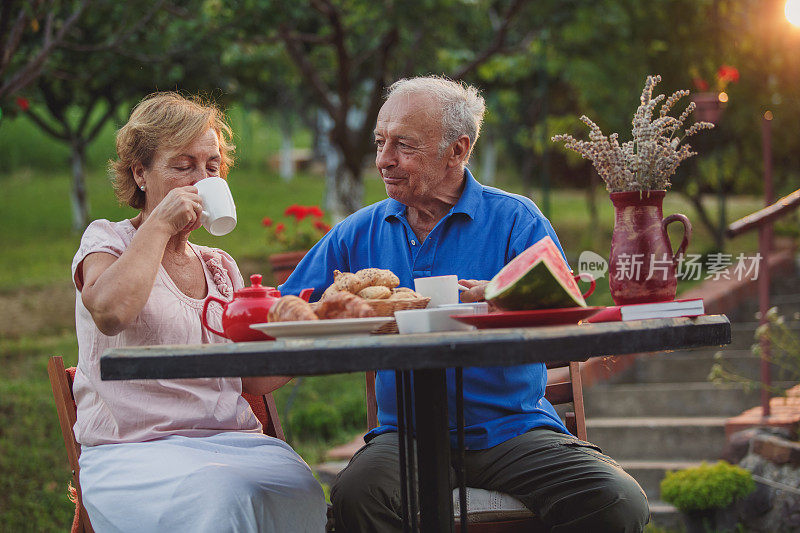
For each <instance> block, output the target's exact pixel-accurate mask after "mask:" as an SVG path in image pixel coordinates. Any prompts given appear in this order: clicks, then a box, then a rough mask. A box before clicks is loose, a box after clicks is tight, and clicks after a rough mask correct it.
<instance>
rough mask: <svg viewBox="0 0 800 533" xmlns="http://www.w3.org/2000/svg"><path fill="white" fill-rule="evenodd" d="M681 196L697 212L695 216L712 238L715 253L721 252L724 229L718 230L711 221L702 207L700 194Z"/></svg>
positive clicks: (684, 194)
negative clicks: (690, 203)
mask: <svg viewBox="0 0 800 533" xmlns="http://www.w3.org/2000/svg"><path fill="white" fill-rule="evenodd" d="M683 196H684V197H686V198H687V199H688V200H689V201H690V202H692V205H693V206H694V209H695V211H697V216H699V217H700V222H702V224H703V225H704V226H705V227H706V229H707V230H708V232H709V233H710V234H711V235H712V236H713V237H714V247H715V249H716V251H720V252H721V251H722V247H723V245H724V243H725V228H724V227H723V228H718V227H717V224H715V223H714V222H713V221H712V220H711V216H710V215H709V214H708V211H706V208H705V206H704V205H703V196H702V195H701V194H687V193H683Z"/></svg>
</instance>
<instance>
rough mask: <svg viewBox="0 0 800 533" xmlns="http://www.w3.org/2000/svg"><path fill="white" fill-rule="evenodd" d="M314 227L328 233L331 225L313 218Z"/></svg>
mask: <svg viewBox="0 0 800 533" xmlns="http://www.w3.org/2000/svg"><path fill="white" fill-rule="evenodd" d="M314 227H315V228H317V229H318V230H320V231H322V232H325V233H328V232H329V231H330V230H331V227H330V226H329V225H327V224H326V223H324V222H323V221H321V220H315V221H314Z"/></svg>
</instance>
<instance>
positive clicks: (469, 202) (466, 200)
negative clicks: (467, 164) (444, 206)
mask: <svg viewBox="0 0 800 533" xmlns="http://www.w3.org/2000/svg"><path fill="white" fill-rule="evenodd" d="M464 179H465V181H466V183H465V185H464V191H463V192H462V193H461V197H460V198H459V199H458V202H456V205H454V206H453V208H452V209H451V210H450V213H464V214H465V215H467V216H468V217H470V218H471V219H475V215H476V213H477V211H478V206H479V204H480V201H481V193H482V192H483V187H482V186H481V184H480V183H478V181H477V180H476V179H475V178H474V177H473V176H472V173H471V172H470V171H469V169H466V168H465V169H464ZM405 213H406V206H405V204H402V203H400V202H398V201H397V200H395V199H394V198H389V199H388V200H387V202H386V210H385V212H384V217H383V218H384V220H388V219H389V218H390V217H396V218H404V217H405Z"/></svg>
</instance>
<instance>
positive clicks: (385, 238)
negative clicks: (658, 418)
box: [281, 77, 649, 532]
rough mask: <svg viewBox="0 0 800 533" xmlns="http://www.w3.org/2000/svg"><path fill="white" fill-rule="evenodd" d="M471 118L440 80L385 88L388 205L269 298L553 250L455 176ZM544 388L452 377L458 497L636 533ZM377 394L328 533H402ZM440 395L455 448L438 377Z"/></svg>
mask: <svg viewBox="0 0 800 533" xmlns="http://www.w3.org/2000/svg"><path fill="white" fill-rule="evenodd" d="M484 110H485V106H484V101H483V98H482V97H481V96H480V95H479V94H478V91H477V90H476V89H475V88H473V87H470V86H465V85H462V84H458V83H455V82H453V81H450V80H448V79H445V78H439V77H421V78H412V79H403V80H400V81H398V82H396V83H395V84H393V85H392V86H391V87H390V88H389V92H388V98H387V100H386V102H385V103H384V105H383V107H382V108H381V110H380V114H379V115H378V122H377V125H376V127H375V145H376V149H377V156H376V159H375V164H376V165H377V167H378V171H379V172H380V175H381V178H382V179H383V182H384V184H385V186H386V193H387V195H388V196H389V198H388V199H386V200H383V201H381V202H378V203H376V204H373V205H370V206H368V207H365V208H363V209H361V210H359V211H358V212H356V213H354V214H353V215H351V216H349V217H348V218H346V219H345V220H344V221H342V222H341V223H340V224H338V225H336V227H334V228H333V229H332V230H331V231H330V232H329V233H328V234H327V235H326V236H325V237H324V238H323V239H322V240H321V241H320V242H319V243H318V244H317V245H316V246H314V248H313V249H312V250H311V251H310V252H309V253H308V255H306V257H305V258H304V259H303V261H302V262H301V263H300V265H299V266H298V267H297V269H296V270H295V272H294V274H293V275H292V276H291V277H290V278H289V280H288V281H287V282H286V283H285V284H284V285H283V286H282V287H281V290H282V291H283V292H284V293H288V294H291V293H294V294H296V293H298V292H299V291H300V289H302V288H303V287H314V288H315V295H316V296H319V294H320V293H321V291H322V290H324V289H325V287H327V286H328V285H329V284H330V283H332V281H333V270H334V269H339V270H342V271H350V272H355V271H357V270H359V269H362V268H368V267H377V268H384V269H389V270H391V271H393V272H394V273H395V274H397V276H398V277H399V278H400V284H401V285H402V286H406V287H413V279H414V278H417V277H425V276H435V275H444V274H456V275H457V276H458V277H459V278H461V279H465V280H467V279H468V280H488V279H491V278H492V277H493V276H494V275H495V274H496V273H497V272H498V271H499V270H500V269H501V268H502V267H503V266H504V265H505V264H506V263H508V262H509V261H510V260H511V259H513V258H514V257H515V256H516V255H518V254H519V253H520V252H522V251H523V250H525V249H526V248H527V247H529V246H530V245H531V244H533V243H535V242H536V241H538V240H539V239H540V238H542V237H544V236H546V235H549V236H550V237H552V239H553V241H555V242H556V243H558V238H557V237H556V234H555V232H554V231H553V228H552V227H551V226H550V223H549V222H548V220H547V219H546V218H545V217H544V216H543V215H542V213H541V212H540V211H539V209H538V208H537V207H536V205H534V203H533V202H532V201H531V200H529V199H528V198H525V197H523V196H518V195H515V194H510V193H507V192H504V191H501V190H499V189H495V188H492V187H486V186H483V185H481V184H480V183H478V182H477V181H476V180H475V178H474V177H473V176H472V174H471V173H470V171H469V170H467V169H466V164H467V161H468V160H469V157H470V154H471V153H472V149H473V147H474V145H475V141H476V140H477V139H478V135H479V133H480V126H481V122H482V121H483V114H484ZM471 286H473V288H472V289H471V290H470V291H469V293H464V295H462V299H477V298H480V297H481V296H482V290H483V284H482V283H476V282H472V283H471ZM465 296H466V298H465ZM546 382H547V371H546V369H545V366H544V365H543V364H540V363H536V364H528V365H522V366H516V367H496V368H466V369H464V402H465V403H464V405H465V407H464V416H465V426H466V431H465V433H466V448H467V452H466V465H465V470H466V475H467V479H466V482H467V485H468V486H472V487H479V488H485V489H491V490H497V491H502V492H505V493H508V494H511V495H513V496H515V497H516V498H518V499H519V500H521V501H522V502H523V503H524V504H525V505H526V506H528V507H529V508H530V509H531V510H532V511H533V512H534V513H536V514H537V515H538V516H539V517H541V519H542V521H544V523H545V524H547V525H549V526H551V527H552V530H553V531H581V532H582V531H593V532H597V531H641V530H642V529H643V528H644V524H645V523H646V522H647V520H648V516H649V510H648V505H647V499H646V497H645V495H644V492H643V491H642V489H641V488H640V487H639V485H638V484H637V483H636V481H634V479H633V478H631V477H630V476H629V475H628V474H626V473H625V472H624V471H623V470H622V469H621V468H620V467H619V465H618V464H617V463H615V462H614V461H613V460H612V459H611V458H609V457H608V456H606V455H603V454H602V452H601V451H600V449H599V448H597V447H596V446H594V445H592V444H590V443H588V442H584V441H580V440H578V439H576V438H575V437H573V436H571V435H570V434H569V433H568V432H567V430H566V428H565V427H564V425H563V423H562V422H561V420H560V419H559V417H558V416H557V415H556V413H555V411H554V409H553V407H552V405H550V403H549V402H548V401H547V400H546V399H544V397H543V395H544V389H545V384H546ZM376 391H377V399H378V419H379V420H380V423H381V425H380V426H379V427H377V428H375V429H374V430H372V431H371V432H369V433H368V434H367V435H366V436H365V437H364V440H365V441H366V445H365V446H364V447H363V448H361V449H360V450H359V451H358V452H357V453H356V455H355V456H354V457H353V459H352V460H351V461H350V464H349V465H348V466H347V468H345V469H344V470H343V471H342V472H341V473H340V474H339V476H338V478H337V479H336V481H335V483H334V485H333V488H332V491H331V499H332V502H333V509H334V514H335V518H336V523H337V530H338V529H339V528H341V529H342V530H344V531H380V532H390V531H400V530H401V515H400V513H401V509H402V507H401V501H400V489H399V485H400V482H399V467H398V444H397V433H396V431H397V428H396V424H397V415H396V407H397V406H396V401H395V379H394V373H393V372H391V371H380V372H378V377H377V384H376ZM448 394H449V397H450V402H449V403H450V404H451V407H450V413H451V416H450V418H451V420H450V428H451V432H452V433H451V434H452V435H454V434H455V429H454V428H455V415H454V409H453V406H454V399H453V396H454V382H453V378H452V375H451V371H449V372H448ZM453 442H455V439H453Z"/></svg>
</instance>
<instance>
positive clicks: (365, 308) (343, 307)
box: [317, 292, 375, 319]
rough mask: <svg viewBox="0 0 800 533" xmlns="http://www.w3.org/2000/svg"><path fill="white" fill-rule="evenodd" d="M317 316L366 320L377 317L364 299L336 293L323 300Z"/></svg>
mask: <svg viewBox="0 0 800 533" xmlns="http://www.w3.org/2000/svg"><path fill="white" fill-rule="evenodd" d="M317 316H318V317H319V318H322V319H330V318H365V317H370V316H375V311H373V310H372V307H371V306H370V305H369V304H368V303H366V302H365V301H364V299H363V298H360V297H358V296H356V295H355V294H351V293H349V292H336V293H333V294H331V295H330V296H328V297H327V298H325V299H324V300H322V301H321V302H320V304H319V307H318V308H317Z"/></svg>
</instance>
